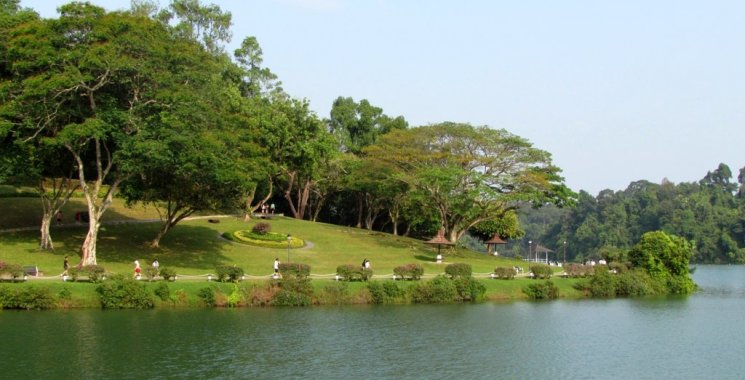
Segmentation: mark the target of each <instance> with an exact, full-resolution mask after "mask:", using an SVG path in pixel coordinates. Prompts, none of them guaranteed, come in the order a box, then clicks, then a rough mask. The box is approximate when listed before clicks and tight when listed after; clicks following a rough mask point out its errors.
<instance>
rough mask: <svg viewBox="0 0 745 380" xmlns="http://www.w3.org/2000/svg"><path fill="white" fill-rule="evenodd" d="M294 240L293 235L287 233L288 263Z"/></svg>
mask: <svg viewBox="0 0 745 380" xmlns="http://www.w3.org/2000/svg"><path fill="white" fill-rule="evenodd" d="M291 240H292V236H290V234H287V263H288V264H289V262H290V241H291Z"/></svg>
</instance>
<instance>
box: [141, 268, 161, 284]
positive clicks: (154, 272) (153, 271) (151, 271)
mask: <svg viewBox="0 0 745 380" xmlns="http://www.w3.org/2000/svg"><path fill="white" fill-rule="evenodd" d="M143 272H145V278H147V280H148V281H153V280H155V277H157V276H158V274H159V270H158V268H155V267H153V266H147V267H145V269H144V270H143Z"/></svg>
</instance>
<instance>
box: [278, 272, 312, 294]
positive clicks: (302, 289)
mask: <svg viewBox="0 0 745 380" xmlns="http://www.w3.org/2000/svg"><path fill="white" fill-rule="evenodd" d="M272 281H273V285H274V286H277V287H279V288H281V289H282V290H287V291H291V292H296V293H301V294H305V295H307V296H309V297H310V296H312V295H313V285H312V284H311V283H310V279H309V278H301V277H292V276H288V277H283V278H281V279H279V280H272Z"/></svg>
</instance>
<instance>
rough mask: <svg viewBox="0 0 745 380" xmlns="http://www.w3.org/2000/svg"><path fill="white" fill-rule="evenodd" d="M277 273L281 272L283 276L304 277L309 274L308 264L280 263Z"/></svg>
mask: <svg viewBox="0 0 745 380" xmlns="http://www.w3.org/2000/svg"><path fill="white" fill-rule="evenodd" d="M279 274H281V275H282V277H283V278H285V277H297V278H301V279H302V278H306V277H308V276H310V266H309V265H307V264H302V263H280V264H279Z"/></svg>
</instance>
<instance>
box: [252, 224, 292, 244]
mask: <svg viewBox="0 0 745 380" xmlns="http://www.w3.org/2000/svg"><path fill="white" fill-rule="evenodd" d="M271 230H272V225H271V224H269V223H265V222H259V223H256V224H255V225H254V226H253V227H252V228H251V232H253V233H255V234H258V235H266V234H267V233H269V232H271ZM285 240H286V239H285Z"/></svg>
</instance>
